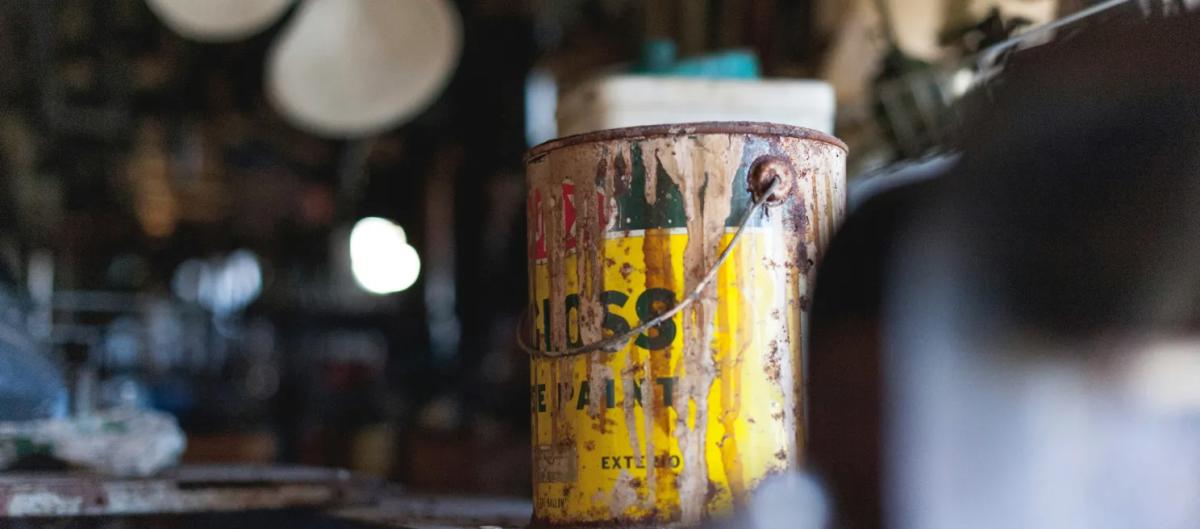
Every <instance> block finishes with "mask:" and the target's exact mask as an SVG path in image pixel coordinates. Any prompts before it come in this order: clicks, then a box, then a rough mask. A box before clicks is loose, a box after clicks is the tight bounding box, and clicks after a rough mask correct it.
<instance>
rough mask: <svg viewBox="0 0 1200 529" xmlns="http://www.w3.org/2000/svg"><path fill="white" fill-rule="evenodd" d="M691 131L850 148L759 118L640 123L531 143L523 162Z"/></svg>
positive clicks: (814, 132)
mask: <svg viewBox="0 0 1200 529" xmlns="http://www.w3.org/2000/svg"><path fill="white" fill-rule="evenodd" d="M692 134H752V135H755V136H785V137H791V138H799V139H803V140H813V141H819V142H822V143H827V144H829V145H832V146H834V147H837V148H839V149H841V150H842V152H849V150H850V149H849V147H847V146H846V144H845V143H844V142H843V141H842V140H839V139H837V138H836V137H834V136H832V135H829V134H826V133H824V132H821V131H819V130H813V129H808V128H804V127H798V126H795V125H783V124H780V123H767V122H760V121H702V122H696V123H671V124H663V125H640V126H636V127H623V128H618V129H604V130H597V131H592V132H584V133H582V134H575V135H572V136H564V137H562V138H556V139H553V140H550V141H547V142H544V143H540V144H538V145H536V146H534V147H533V148H532V149H529V153H528V154H526V155H525V163H529V162H530V161H533V160H535V159H537V158H540V157H542V156H545V155H546V154H547V153H549V152H550V151H554V150H557V149H561V148H563V147H571V146H574V145H580V144H584V143H594V142H603V141H613V140H628V139H636V138H651V137H658V136H676V135H692Z"/></svg>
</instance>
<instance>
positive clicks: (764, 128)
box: [525, 123, 846, 528]
mask: <svg viewBox="0 0 1200 529" xmlns="http://www.w3.org/2000/svg"><path fill="white" fill-rule="evenodd" d="M845 164H846V147H845V145H844V144H843V143H842V142H841V141H839V140H837V139H836V138H833V137H831V136H828V135H825V134H822V133H819V132H815V131H812V130H807V129H802V128H797V127H789V126H782V125H773V124H764V123H697V124H690V125H669V126H668V125H661V126H649V127H633V128H628V129H616V130H607V131H600V132H594V133H588V134H582V135H578V136H571V137H567V138H562V139H558V140H553V141H550V142H548V143H544V144H542V145H539V146H537V147H535V148H533V150H532V151H530V153H529V155H528V156H527V158H526V169H527V182H528V186H529V198H528V220H529V233H528V253H529V263H530V264H529V289H530V298H529V301H530V305H529V307H528V311H529V314H530V320H531V325H530V328H529V332H528V336H527V337H526V338H525V339H527V340H530V342H529V344H528V346H527V349H530V350H531V354H532V362H531V369H530V376H531V415H532V428H533V432H532V436H533V470H534V483H533V485H534V518H533V526H534V527H554V528H560V527H638V526H646V527H695V526H698V525H700V524H702V523H703V522H705V521H706V520H709V519H714V518H719V517H722V516H724V515H727V514H730V513H732V512H733V511H735V510H736V509H737V508H738V507H739V506H740V505H742V504H743V503H744V502H745V501H746V500H747V498H748V497H749V495H750V494H751V493H752V492H753V490H754V489H755V487H756V486H757V485H758V484H759V483H760V482H762V481H763V480H764V479H765V478H767V477H769V476H771V475H772V474H776V473H780V472H783V471H785V470H787V469H789V468H794V467H796V466H797V465H798V464H799V462H800V460H801V459H802V454H803V447H804V428H803V422H804V421H803V409H804V407H803V406H804V405H803V398H802V395H803V387H802V386H803V383H802V381H803V380H804V378H803V372H802V366H803V348H804V343H805V334H806V333H805V325H806V323H805V311H806V309H807V300H808V295H809V289H810V286H811V281H812V278H813V264H814V262H815V261H817V258H818V257H819V256H820V255H821V252H822V251H823V249H824V248H825V244H826V242H827V241H828V239H829V237H830V236H831V234H832V233H833V231H834V229H835V228H836V226H837V224H838V222H839V220H840V219H841V217H842V215H843V213H844V210H845V185H844V184H845ZM764 175H767V177H769V178H771V179H772V182H774V180H775V179H777V180H778V183H777V184H775V185H774V187H772V188H771V192H772V193H773V196H770V197H758V198H760V200H758V202H760V203H759V204H756V200H755V199H756V197H755V190H754V187H755V185H756V181H755V180H756V179H760V180H761V179H762V178H764ZM762 202H765V203H766V204H765V205H764V204H761V203H762ZM739 230H740V231H741V235H740V238H735V234H737V233H739ZM731 243H733V244H732V246H731ZM725 254H727V256H726V257H725V258H724V261H723V262H722V261H721V259H722V256H723V255H725ZM718 265H719V266H718ZM714 269H715V272H713V274H712V275H711V278H712V280H711V281H707V280H706V279H705V278H706V277H708V275H709V273H710V271H713V270H714ZM685 298H686V299H685ZM684 301H686V302H687V304H686V306H684V305H685V303H684ZM677 304H678V305H679V309H681V310H679V312H678V313H677V314H675V315H674V316H672V317H670V318H669V319H665V320H664V321H662V322H661V323H658V324H656V325H655V326H653V327H649V328H647V329H645V331H644V332H640V333H638V334H637V335H636V336H630V337H629V339H628V341H624V340H621V341H620V343H619V344H618V347H609V348H607V349H605V350H594V351H590V352H585V353H583V354H571V352H572V351H575V352H576V353H578V352H579V351H582V350H586V344H592V343H596V342H600V341H604V340H605V339H609V340H611V339H613V338H614V336H615V337H616V338H620V337H621V336H623V335H625V334H629V333H632V332H637V330H638V328H639V326H640V324H642V323H646V322H650V323H652V322H651V320H652V319H655V318H656V317H659V316H660V315H662V316H665V315H666V314H668V313H669V312H668V311H670V310H672V309H674V308H675V307H676V305H677Z"/></svg>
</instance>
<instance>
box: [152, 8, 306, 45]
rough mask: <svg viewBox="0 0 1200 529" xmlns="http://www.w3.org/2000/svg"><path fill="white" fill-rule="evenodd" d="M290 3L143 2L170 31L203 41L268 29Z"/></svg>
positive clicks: (228, 37)
mask: <svg viewBox="0 0 1200 529" xmlns="http://www.w3.org/2000/svg"><path fill="white" fill-rule="evenodd" d="M291 3H292V0H146V5H147V6H149V7H150V10H151V11H153V12H154V14H155V15H157V16H158V18H159V19H161V20H162V21H163V23H164V24H166V25H167V27H169V28H171V30H172V31H174V32H176V33H178V34H180V35H182V36H184V37H187V38H189V39H193V40H198V41H203V42H228V41H233V40H238V39H243V38H246V37H249V36H250V35H253V34H255V33H258V32H259V31H262V30H263V29H265V28H266V27H267V26H270V25H271V24H272V23H274V22H275V21H276V20H278V19H279V17H280V16H281V15H282V14H283V13H284V12H285V11H287V8H288V6H289V5H290V4H291Z"/></svg>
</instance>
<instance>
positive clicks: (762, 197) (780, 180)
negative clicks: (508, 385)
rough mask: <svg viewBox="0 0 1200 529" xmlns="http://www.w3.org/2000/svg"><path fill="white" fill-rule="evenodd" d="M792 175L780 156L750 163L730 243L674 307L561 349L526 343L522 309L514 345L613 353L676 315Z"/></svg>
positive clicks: (564, 353) (783, 193) (537, 352)
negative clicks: (746, 195) (746, 202)
mask: <svg viewBox="0 0 1200 529" xmlns="http://www.w3.org/2000/svg"><path fill="white" fill-rule="evenodd" d="M793 176H794V174H793V171H792V166H791V164H790V163H788V161H787V160H786V159H784V158H782V157H779V156H763V157H762V158H759V159H758V160H755V162H754V163H753V164H752V165H751V166H750V171H749V173H747V175H746V187H747V188H748V190H749V191H750V207H749V208H746V212H745V213H744V214H743V215H742V219H741V221H739V222H738V227H737V231H735V232H734V233H733V238H732V239H730V240H729V244H727V245H725V249H724V250H721V254H720V255H719V256H718V257H717V262H715V263H713V265H712V267H711V268H709V269H708V273H706V274H704V277H703V278H702V279H701V280H700V282H699V283H696V286H695V287H694V288H692V290H691V292H688V295H687V296H686V297H684V298H683V300H681V301H680V302H679V303H676V304H675V306H674V307H671V308H670V309H669V310H667V311H665V312H663V313H662V314H659V315H658V316H655V317H654V318H653V319H650V320H649V321H646V322H644V323H642V324H641V325H638V326H637V327H634V328H632V329H630V330H628V331H625V332H623V333H621V334H616V335H613V336H609V337H607V338H603V339H601V340H597V341H595V342H592V343H589V344H583V345H581V346H579V347H572V348H569V349H563V350H561V351H543V350H541V349H536V348H534V347H531V346H530V345H529V344H527V343H525V339H524V338H523V333H522V332H521V331H522V330H523V329H524V327H525V323H526V321H527V320H528V317H529V315H528V311H525V312H522V313H521V321H520V322H518V325H517V333H516V338H517V346H518V347H520V348H521V350H522V351H525V352H526V353H528V354H530V355H533V356H541V357H548V358H566V357H570V356H578V355H582V354H587V353H592V352H596V351H603V352H606V353H614V352H617V351H618V350H620V349H621V348H622V347H624V346H625V344H627V343H629V340H632V339H633V338H634V337H636V336H639V335H641V334H642V333H644V332H646V331H647V330H649V329H650V328H651V327H655V326H657V325H659V324H661V323H662V322H664V321H667V320H669V319H671V318H673V317H675V315H676V314H678V313H679V312H680V311H682V310H683V309H685V308H687V306H688V305H691V304H692V303H693V302H695V301H696V300H697V299H699V298H700V294H701V293H702V292H704V289H705V288H706V287H708V284H709V283H711V282H712V280H713V278H715V277H717V270H720V269H721V265H723V264H725V260H726V259H728V258H729V256H730V254H732V253H733V249H734V247H735V246H737V243H738V240H739V239H741V237H742V233H743V232H745V231H746V226H748V225H749V224H750V219H752V218H754V214H755V213H757V212H758V211H759V210H761V209H762V208H763V207H769V206H774V205H777V204H780V203H782V202H783V200H784V199H785V198H786V197H787V191H788V189H789V188H790V187H791V180H793V178H792V177H793Z"/></svg>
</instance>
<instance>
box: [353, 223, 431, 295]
mask: <svg viewBox="0 0 1200 529" xmlns="http://www.w3.org/2000/svg"><path fill="white" fill-rule="evenodd" d="M350 271H351V272H352V273H353V274H354V280H355V281H356V282H357V283H358V285H359V286H360V287H362V288H363V290H366V291H367V292H370V293H372V294H380V295H382V294H392V293H395V292H400V291H402V290H405V289H407V288H408V287H411V286H412V285H413V283H416V282H417V277H418V276H419V275H420V273H421V259H420V256H418V255H417V250H416V249H415V248H413V247H412V246H409V245H408V241H407V239H406V238H405V236H404V229H403V228H401V227H400V226H398V225H396V224H395V223H394V222H392V221H390V220H387V219H381V218H379V217H367V218H364V219H361V220H359V221H358V222H357V223H355V224H354V228H353V229H351V230H350Z"/></svg>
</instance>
